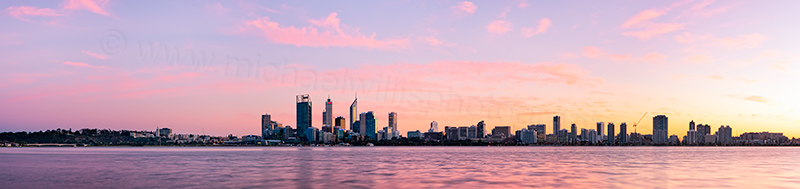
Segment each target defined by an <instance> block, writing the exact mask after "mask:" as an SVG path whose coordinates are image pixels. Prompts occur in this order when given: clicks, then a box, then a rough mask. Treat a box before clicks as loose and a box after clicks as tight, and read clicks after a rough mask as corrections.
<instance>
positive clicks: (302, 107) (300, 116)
mask: <svg viewBox="0 0 800 189" xmlns="http://www.w3.org/2000/svg"><path fill="white" fill-rule="evenodd" d="M296 100H297V123H296V125H297V136H298V137H299V138H300V140H301V141H307V140H308V138H306V133H305V132H306V130H307V129H308V128H309V127H312V126H311V123H312V122H311V97H309V96H308V94H302V95H297V96H296Z"/></svg>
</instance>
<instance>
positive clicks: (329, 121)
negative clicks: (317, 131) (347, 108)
mask: <svg viewBox="0 0 800 189" xmlns="http://www.w3.org/2000/svg"><path fill="white" fill-rule="evenodd" d="M322 125H333V102H331V96H330V95H329V96H328V101H325V112H322Z"/></svg>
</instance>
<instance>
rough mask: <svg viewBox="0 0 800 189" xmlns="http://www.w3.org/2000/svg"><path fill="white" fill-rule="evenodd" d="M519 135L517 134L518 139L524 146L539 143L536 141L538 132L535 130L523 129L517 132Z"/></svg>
mask: <svg viewBox="0 0 800 189" xmlns="http://www.w3.org/2000/svg"><path fill="white" fill-rule="evenodd" d="M517 133H518V134H517V135H518V136H517V138H518V139H519V140H520V141H521V142H522V143H523V144H533V143H536V142H537V141H536V131H534V130H528V129H525V128H522V129H521V130H519V131H517Z"/></svg>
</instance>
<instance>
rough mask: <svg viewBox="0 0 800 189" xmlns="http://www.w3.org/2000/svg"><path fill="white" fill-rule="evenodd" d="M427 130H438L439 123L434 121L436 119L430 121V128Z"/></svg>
mask: <svg viewBox="0 0 800 189" xmlns="http://www.w3.org/2000/svg"><path fill="white" fill-rule="evenodd" d="M428 132H429V133H435V132H439V123H436V121H431V128H430V129H428Z"/></svg>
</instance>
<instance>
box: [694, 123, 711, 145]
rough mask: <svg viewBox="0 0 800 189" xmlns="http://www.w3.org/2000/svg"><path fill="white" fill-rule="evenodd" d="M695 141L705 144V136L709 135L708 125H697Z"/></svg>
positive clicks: (709, 127)
mask: <svg viewBox="0 0 800 189" xmlns="http://www.w3.org/2000/svg"><path fill="white" fill-rule="evenodd" d="M696 127H697V128H696V129H697V139H696V140H695V142H696V143H705V141H706V139H705V137H706V135H709V134H711V126H710V125H708V124H697V125H696Z"/></svg>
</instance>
